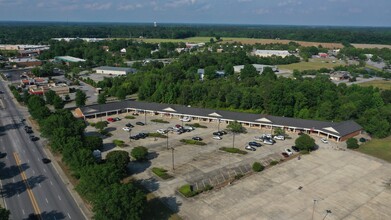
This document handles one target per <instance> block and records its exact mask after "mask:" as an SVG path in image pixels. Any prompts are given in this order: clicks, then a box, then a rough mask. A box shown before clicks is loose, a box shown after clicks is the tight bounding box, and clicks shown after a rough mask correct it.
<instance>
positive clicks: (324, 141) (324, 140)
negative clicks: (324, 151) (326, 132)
mask: <svg viewBox="0 0 391 220" xmlns="http://www.w3.org/2000/svg"><path fill="white" fill-rule="evenodd" d="M320 141H322V143H324V144H328V143H329V141H328V140H326V139H325V138H322V139H320Z"/></svg>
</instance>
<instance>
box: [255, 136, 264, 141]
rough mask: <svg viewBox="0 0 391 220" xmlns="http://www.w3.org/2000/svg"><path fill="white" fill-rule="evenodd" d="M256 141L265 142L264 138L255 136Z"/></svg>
mask: <svg viewBox="0 0 391 220" xmlns="http://www.w3.org/2000/svg"><path fill="white" fill-rule="evenodd" d="M254 140H255V141H263V138H262V137H258V136H255V137H254Z"/></svg>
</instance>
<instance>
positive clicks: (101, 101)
mask: <svg viewBox="0 0 391 220" xmlns="http://www.w3.org/2000/svg"><path fill="white" fill-rule="evenodd" d="M105 103H106V94H105V93H104V92H102V93H99V95H98V104H101V105H102V104H105Z"/></svg>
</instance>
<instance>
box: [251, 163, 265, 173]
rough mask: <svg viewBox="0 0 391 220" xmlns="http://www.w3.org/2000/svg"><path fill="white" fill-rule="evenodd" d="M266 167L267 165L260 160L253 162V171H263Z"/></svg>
mask: <svg viewBox="0 0 391 220" xmlns="http://www.w3.org/2000/svg"><path fill="white" fill-rule="evenodd" d="M264 169H265V167H264V166H263V165H262V164H261V163H259V162H254V163H253V171H254V172H261V171H262V170H264Z"/></svg>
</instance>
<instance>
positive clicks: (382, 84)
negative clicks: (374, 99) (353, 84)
mask: <svg viewBox="0 0 391 220" xmlns="http://www.w3.org/2000/svg"><path fill="white" fill-rule="evenodd" d="M358 85H360V86H373V87H377V88H379V89H383V90H386V89H388V90H391V81H385V80H373V81H369V82H364V83H360V84H358Z"/></svg>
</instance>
